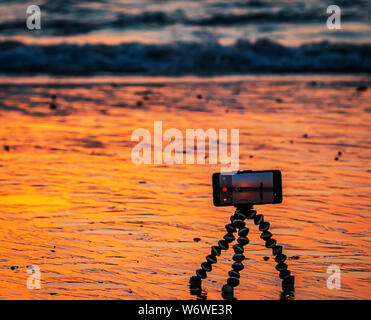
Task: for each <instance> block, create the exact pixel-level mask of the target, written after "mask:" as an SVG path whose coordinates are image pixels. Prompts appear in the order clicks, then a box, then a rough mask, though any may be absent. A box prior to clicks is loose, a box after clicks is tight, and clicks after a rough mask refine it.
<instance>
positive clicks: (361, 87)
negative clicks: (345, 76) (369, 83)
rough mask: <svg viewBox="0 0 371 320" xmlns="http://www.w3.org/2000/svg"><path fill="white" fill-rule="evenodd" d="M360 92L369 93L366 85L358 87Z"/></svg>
mask: <svg viewBox="0 0 371 320" xmlns="http://www.w3.org/2000/svg"><path fill="white" fill-rule="evenodd" d="M357 91H358V92H364V91H367V87H366V86H365V85H360V86H358V87H357Z"/></svg>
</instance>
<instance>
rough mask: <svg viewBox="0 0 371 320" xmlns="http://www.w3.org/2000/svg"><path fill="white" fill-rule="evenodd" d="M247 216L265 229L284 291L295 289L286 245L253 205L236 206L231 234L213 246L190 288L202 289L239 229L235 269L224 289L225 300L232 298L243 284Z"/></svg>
mask: <svg viewBox="0 0 371 320" xmlns="http://www.w3.org/2000/svg"><path fill="white" fill-rule="evenodd" d="M246 219H254V223H255V225H258V226H259V230H260V231H261V232H262V234H261V235H260V238H262V239H263V240H265V247H266V248H270V249H272V254H273V255H274V256H275V258H274V260H275V261H276V262H277V265H276V270H277V271H279V277H280V279H282V289H283V291H284V292H293V291H294V281H295V277H294V276H292V275H291V272H290V271H289V270H288V266H287V264H286V263H285V261H286V259H287V257H286V255H284V254H283V253H282V246H279V245H277V241H276V240H275V239H273V238H272V233H270V232H269V231H268V229H269V227H270V224H269V222H267V221H264V217H263V215H262V214H256V210H254V209H253V206H252V205H244V206H236V211H235V213H234V215H232V216H231V223H229V224H227V225H226V226H225V228H226V230H227V233H226V234H225V235H224V236H223V240H219V242H218V245H217V246H212V247H211V254H209V255H208V256H206V262H202V263H201V269H198V270H196V275H195V276H192V277H191V278H190V280H189V282H190V287H191V289H192V288H201V282H202V279H205V278H206V277H207V272H210V271H211V270H212V264H215V263H216V262H217V256H220V254H221V251H222V250H228V248H229V244H230V243H231V242H233V241H234V240H235V239H236V238H235V236H234V235H233V234H234V233H236V232H238V236H239V238H238V239H237V244H235V245H234V246H233V251H234V253H235V254H234V256H233V261H234V263H233V264H232V270H231V271H229V273H228V275H229V278H228V280H227V284H226V285H224V286H223V288H222V296H223V298H224V299H232V298H233V292H234V287H236V286H238V285H239V283H240V271H241V270H243V269H244V265H243V264H242V262H243V261H244V260H245V256H244V255H243V253H244V246H245V245H246V244H248V243H249V242H250V241H249V239H248V238H247V235H248V233H249V231H250V230H249V229H248V228H246V227H245V220H246Z"/></svg>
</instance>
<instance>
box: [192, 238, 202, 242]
mask: <svg viewBox="0 0 371 320" xmlns="http://www.w3.org/2000/svg"><path fill="white" fill-rule="evenodd" d="M193 241H194V242H199V241H201V238H193Z"/></svg>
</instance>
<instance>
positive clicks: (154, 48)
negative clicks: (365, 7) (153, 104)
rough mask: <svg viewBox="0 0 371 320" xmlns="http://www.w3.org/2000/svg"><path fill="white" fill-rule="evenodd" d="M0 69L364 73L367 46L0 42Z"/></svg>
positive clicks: (369, 63)
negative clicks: (43, 43)
mask: <svg viewBox="0 0 371 320" xmlns="http://www.w3.org/2000/svg"><path fill="white" fill-rule="evenodd" d="M0 72H1V73H3V74H12V75H29V74H35V75H36V74H50V75H94V74H137V75H163V76H176V75H223V74H246V73H309V72H316V73H370V72H371V44H348V43H330V42H319V43H310V44H304V45H300V46H297V47H289V46H284V45H281V44H278V43H276V42H273V41H270V40H266V39H262V40H258V41H256V42H254V43H253V42H250V41H246V40H238V41H236V43H235V44H234V45H230V46H223V45H220V44H219V43H217V42H215V43H214V42H211V43H210V42H207V43H196V42H176V43H169V44H142V43H122V44H118V45H104V44H84V45H77V44H54V45H31V44H24V43H22V42H17V41H3V42H0Z"/></svg>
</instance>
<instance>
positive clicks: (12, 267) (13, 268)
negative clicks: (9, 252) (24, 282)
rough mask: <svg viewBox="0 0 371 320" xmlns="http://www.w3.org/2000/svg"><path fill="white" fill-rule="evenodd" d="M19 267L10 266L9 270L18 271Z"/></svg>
mask: <svg viewBox="0 0 371 320" xmlns="http://www.w3.org/2000/svg"><path fill="white" fill-rule="evenodd" d="M18 268H19V267H18V266H11V267H10V269H12V270H15V269H18Z"/></svg>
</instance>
